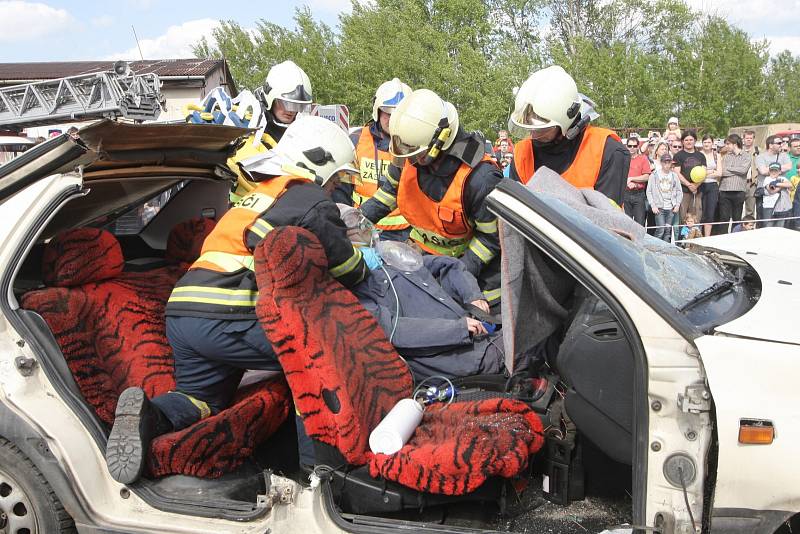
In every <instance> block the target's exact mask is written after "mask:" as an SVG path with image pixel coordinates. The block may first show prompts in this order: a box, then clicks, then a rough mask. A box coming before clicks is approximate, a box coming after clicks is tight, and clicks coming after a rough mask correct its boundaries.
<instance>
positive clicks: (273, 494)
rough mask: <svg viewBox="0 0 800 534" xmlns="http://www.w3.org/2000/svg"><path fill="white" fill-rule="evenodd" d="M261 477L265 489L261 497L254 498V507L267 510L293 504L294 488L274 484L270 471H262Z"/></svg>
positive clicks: (290, 485) (287, 485) (288, 485)
mask: <svg viewBox="0 0 800 534" xmlns="http://www.w3.org/2000/svg"><path fill="white" fill-rule="evenodd" d="M263 475H264V485H265V486H266V488H265V491H264V494H263V495H258V496H256V507H258V508H266V509H267V510H269V509H271V508H272V507H273V506H275V505H276V504H292V503H293V502H294V491H295V488H294V486H293V485H292V484H283V483H280V482H278V483H276V481H275V480H273V474H272V470H271V469H267V470H266V471H264V473H263ZM278 480H280V478H278Z"/></svg>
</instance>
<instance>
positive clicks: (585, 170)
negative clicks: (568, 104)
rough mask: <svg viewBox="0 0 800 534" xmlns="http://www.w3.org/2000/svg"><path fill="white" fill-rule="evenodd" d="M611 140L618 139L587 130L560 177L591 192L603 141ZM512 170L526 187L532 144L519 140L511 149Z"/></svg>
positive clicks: (592, 128) (602, 130)
mask: <svg viewBox="0 0 800 534" xmlns="http://www.w3.org/2000/svg"><path fill="white" fill-rule="evenodd" d="M609 137H613V138H614V139H616V140H617V141H619V140H620V138H619V136H618V135H617V134H615V133H614V132H612V131H611V130H608V129H606V128H598V127H596V126H591V125H589V126H587V127H586V130H584V132H583V139H582V140H581V146H580V147H578V153H577V154H575V159H574V160H573V161H572V163H570V165H569V167H567V170H565V171H564V172H563V173H561V177H562V178H564V180H566V181H567V182H569V183H571V184H572V185H574V186H575V187H582V188H591V189H594V184H596V183H597V177H598V176H600V166H601V165H602V163H603V150H604V149H605V147H606V140H607V139H608V138H609ZM514 167H515V169H516V171H517V176H519V179H520V181H522V183H523V184H527V183H528V182H529V181H530V179H531V177H532V176H533V173H534V169H535V166H534V161H533V141H532V140H531V139H530V138H528V139H523V140H522V141H520V142H518V143H517V144H516V146H515V147H514Z"/></svg>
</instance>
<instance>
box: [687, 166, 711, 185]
mask: <svg viewBox="0 0 800 534" xmlns="http://www.w3.org/2000/svg"><path fill="white" fill-rule="evenodd" d="M706 174H707V172H706V168H705V167H704V166H702V165H698V166H697V167H692V171H691V172H690V173H689V175H690V177H691V178H692V181H693V182H694V183H696V184H699V183H700V182H702V181H703V180H705V179H706Z"/></svg>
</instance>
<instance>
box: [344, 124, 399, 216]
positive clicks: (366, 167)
mask: <svg viewBox="0 0 800 534" xmlns="http://www.w3.org/2000/svg"><path fill="white" fill-rule="evenodd" d="M391 161H392V156H391V154H389V153H388V152H386V151H383V150H378V145H377V143H376V142H375V139H374V138H373V137H372V133H370V131H369V126H364V127H363V128H361V135H360V136H359V138H358V144H357V145H356V163H357V165H358V170H359V172H360V173H361V183H360V184H358V185H356V186H355V187H354V188H353V207H355V208H357V207H359V206H361V204H363V203H364V202H366V201H367V200H368V199H370V198H372V196H373V195H375V193H376V192H377V191H378V186H379V184H380V180H381V179H384V180H391V179H392V178H391V177H390V176H389V164H390V163H391ZM375 226H376V227H378V228H379V229H381V230H405V229H406V228H408V226H409V224H408V221H406V220H405V218H404V217H403V216H402V215H400V210H397V209H396V210H394V211H392V212H391V213H390V214H389V215H387V216H386V217H384V218H383V219H381V220H380V221H378V222H377V224H376V225H375Z"/></svg>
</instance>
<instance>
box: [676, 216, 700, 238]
mask: <svg viewBox="0 0 800 534" xmlns="http://www.w3.org/2000/svg"><path fill="white" fill-rule="evenodd" d="M680 237H681V239H694V238H695V237H703V232H702V231H701V230H700V227H699V226H697V220H696V219H695V218H694V215H693V214H691V213H687V214H686V219H685V220H684V225H683V226H682V227H681V233H680Z"/></svg>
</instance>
